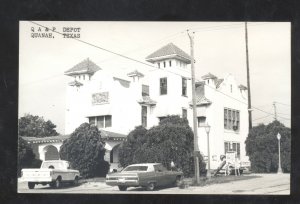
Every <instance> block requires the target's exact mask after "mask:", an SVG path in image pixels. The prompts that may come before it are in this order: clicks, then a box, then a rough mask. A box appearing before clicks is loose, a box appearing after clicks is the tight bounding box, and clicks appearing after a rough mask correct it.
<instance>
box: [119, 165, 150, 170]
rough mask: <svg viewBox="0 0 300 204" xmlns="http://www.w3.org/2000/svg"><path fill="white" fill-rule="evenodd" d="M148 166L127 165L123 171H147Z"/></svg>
mask: <svg viewBox="0 0 300 204" xmlns="http://www.w3.org/2000/svg"><path fill="white" fill-rule="evenodd" d="M147 169H148V166H128V167H126V168H125V169H124V170H123V171H147Z"/></svg>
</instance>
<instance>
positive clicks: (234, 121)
mask: <svg viewBox="0 0 300 204" xmlns="http://www.w3.org/2000/svg"><path fill="white" fill-rule="evenodd" d="M224 129H227V130H235V131H236V130H239V129H240V111H238V110H233V109H229V108H224Z"/></svg>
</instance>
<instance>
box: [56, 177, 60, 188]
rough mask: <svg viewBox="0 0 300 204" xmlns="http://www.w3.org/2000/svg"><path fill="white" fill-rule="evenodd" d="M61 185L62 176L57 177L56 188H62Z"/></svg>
mask: <svg viewBox="0 0 300 204" xmlns="http://www.w3.org/2000/svg"><path fill="white" fill-rule="evenodd" d="M60 187H61V179H60V178H57V179H56V180H55V188H60Z"/></svg>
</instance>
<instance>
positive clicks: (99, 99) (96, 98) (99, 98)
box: [92, 92, 109, 105]
mask: <svg viewBox="0 0 300 204" xmlns="http://www.w3.org/2000/svg"><path fill="white" fill-rule="evenodd" d="M106 103H109V94H108V92H100V93H94V94H93V95H92V104H93V105H101V104H106Z"/></svg>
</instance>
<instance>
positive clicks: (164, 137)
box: [119, 116, 205, 176]
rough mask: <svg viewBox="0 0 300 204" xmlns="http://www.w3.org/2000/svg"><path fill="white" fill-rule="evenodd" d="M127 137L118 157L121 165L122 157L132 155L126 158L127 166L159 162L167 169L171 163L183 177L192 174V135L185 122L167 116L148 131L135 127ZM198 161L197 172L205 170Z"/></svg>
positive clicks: (175, 117) (176, 117) (201, 161)
mask: <svg viewBox="0 0 300 204" xmlns="http://www.w3.org/2000/svg"><path fill="white" fill-rule="evenodd" d="M138 133H140V134H138ZM133 135H134V136H135V137H133ZM128 137H129V139H128V140H127V142H126V143H125V144H124V145H122V146H121V150H120V154H119V157H120V160H121V161H124V160H125V159H124V158H123V157H126V156H127V155H133V157H132V156H130V157H129V158H126V159H128V161H127V163H126V164H132V163H144V162H159V163H162V164H163V165H164V166H166V167H167V168H169V169H170V168H171V167H170V164H171V162H172V161H173V162H174V164H175V167H176V168H177V169H181V170H182V171H183V173H184V175H185V176H191V175H193V174H194V160H193V157H192V154H193V132H192V130H191V128H190V126H189V124H188V121H187V120H186V119H182V118H180V117H179V116H168V117H167V118H166V119H164V120H162V121H161V122H160V123H159V125H158V126H154V127H152V128H150V129H149V130H148V131H147V130H145V129H142V128H141V127H137V128H136V129H135V130H133V131H132V132H131V133H130V134H129V136H128ZM128 147H132V148H128ZM133 147H134V148H133ZM128 151H131V152H130V153H129V152H128ZM199 161H200V168H201V169H203V166H204V168H205V163H204V162H203V158H202V157H200V158H199Z"/></svg>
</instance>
